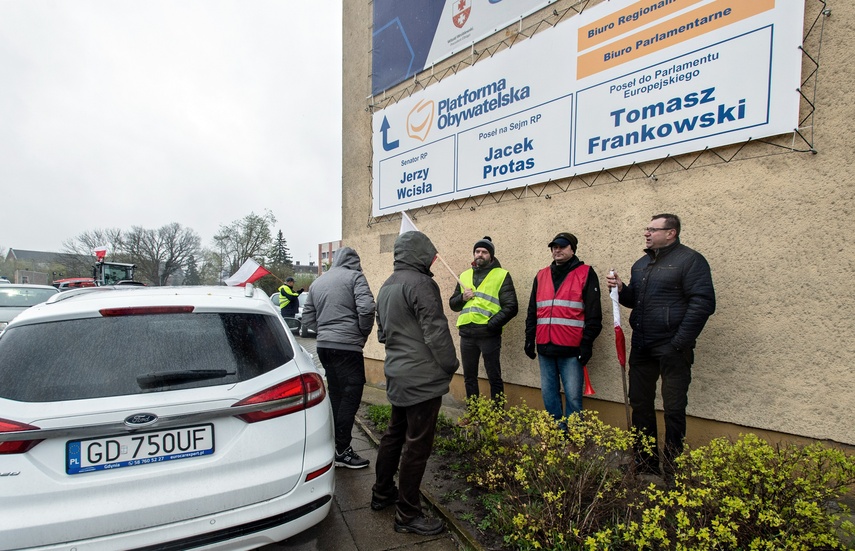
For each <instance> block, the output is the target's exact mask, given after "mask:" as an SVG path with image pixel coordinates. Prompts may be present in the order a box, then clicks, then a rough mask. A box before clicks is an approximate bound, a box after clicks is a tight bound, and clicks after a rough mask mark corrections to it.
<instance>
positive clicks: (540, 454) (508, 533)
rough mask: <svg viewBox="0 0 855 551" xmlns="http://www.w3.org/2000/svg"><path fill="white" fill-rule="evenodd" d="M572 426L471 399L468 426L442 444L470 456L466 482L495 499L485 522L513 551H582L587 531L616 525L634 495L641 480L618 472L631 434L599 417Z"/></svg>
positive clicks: (523, 410) (546, 415) (575, 421)
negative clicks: (558, 550) (559, 550)
mask: <svg viewBox="0 0 855 551" xmlns="http://www.w3.org/2000/svg"><path fill="white" fill-rule="evenodd" d="M500 405H501V404H500ZM567 422H568V426H569V428H568V431H566V432H565V431H563V430H561V429H560V428H559V426H558V424H557V423H556V422H555V420H554V419H553V418H552V417H551V416H550V415H549V413H547V412H545V411H542V410H535V409H531V408H528V407H526V406H525V405H523V406H518V407H511V408H509V409H507V410H505V409H504V408H503V407H496V404H494V403H493V401H492V400H489V399H488V398H483V397H477V398H472V399H470V400H469V401H468V402H467V413H466V416H465V421H464V423H465V425H464V426H462V427H458V428H457V430H456V435H455V437H454V438H452V439H451V441H450V442H447V443H444V444H443V446H448V447H453V448H454V449H455V450H456V451H457V452H459V453H463V454H466V456H467V457H469V458H470V461H469V462H468V463H467V465H466V476H467V479H468V480H469V481H470V482H472V483H474V484H476V485H478V486H481V487H482V488H484V489H485V490H486V491H487V492H488V494H489V495H488V499H487V500H486V501H485V506H486V507H487V510H488V518H487V520H486V524H488V525H489V527H490V528H491V529H493V530H496V531H498V532H500V533H502V534H503V535H504V539H505V542H506V543H507V544H509V545H511V546H513V547H514V548H517V549H579V548H580V546H581V544H582V543H583V542H584V540H585V537H586V535H587V534H590V533H592V532H594V531H596V530H598V529H601V528H603V527H605V526H609V525H612V524H614V523H615V522H616V520H617V519H618V518H619V517H620V515H621V514H622V513H623V512H624V511H625V510H626V508H627V505H628V504H627V499H628V497H629V496H630V495H634V492H631V491H630V489H631V488H633V487H634V486H635V485H636V484H637V481H636V479H634V478H633V477H632V476H631V475H629V474H627V473H625V472H624V471H623V470H621V469H620V468H619V466H620V463H621V462H622V461H623V460H624V459H625V458H626V456H627V452H628V451H629V450H630V449H631V446H632V438H631V434H630V433H628V432H626V431H623V430H621V429H618V428H615V427H611V426H608V425H605V424H604V423H602V422H601V421H600V420H599V419H598V418H597V417H596V415H595V414H594V413H585V414H584V415H582V416H573V417H571V418H570V419H568V420H567ZM496 495H501V499H494V497H495V496H496ZM491 496H492V497H491Z"/></svg>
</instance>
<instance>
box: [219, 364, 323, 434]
mask: <svg viewBox="0 0 855 551" xmlns="http://www.w3.org/2000/svg"><path fill="white" fill-rule="evenodd" d="M326 395H327V390H326V388H325V387H324V381H323V379H321V376H320V375H318V374H317V373H308V374H305V375H300V376H299V377H294V378H293V379H288V380H287V381H285V382H283V383H279V384H278V385H276V386H272V387H270V388H268V389H266V390H262V391H261V392H258V393H256V394H253V395H252V396H250V397H249V398H245V399H243V400H241V401H240V402H238V403H236V404H235V405H234V406H232V407H238V406H248V405H254V404H265V403H268V402H270V403H271V405H270V408H269V409H261V410H259V411H252V412H250V413H242V414H240V415H238V417H239V418H241V419H243V420H244V421H246V422H247V423H255V422H257V421H264V420H266V419H273V418H274V417H280V416H282V415H288V414H289V413H294V412H295V411H302V410H304V409H307V408H310V407H312V406H314V405H316V404H319V403H321V402H322V401H323V400H324V397H325V396H326Z"/></svg>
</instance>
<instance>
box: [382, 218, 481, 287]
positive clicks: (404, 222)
mask: <svg viewBox="0 0 855 551" xmlns="http://www.w3.org/2000/svg"><path fill="white" fill-rule="evenodd" d="M408 231H419V229H418V228H417V227H416V225H415V224H414V223H413V221H412V220H411V219H410V217H409V216H407V213H406V212H404V211H401V231H399V232H398V235H401V234H402V233H406V232H408ZM436 257H437V258H438V259H439V261H440V262H442V265H443V266H445V267H446V269H447V270H448V272H449V273H450V274H451V275H452V277H454V279H455V280H457V283H459V284H460V287H462V288H464V289H465V288H466V286H465V285H463V282H462V281H460V278H459V277H457V274H456V273H454V270H452V269H451V266H449V265H448V263H447V262H446V261H445V259H444V258H442V257H441V256H440V255H439V253H436ZM473 291H474V289H473Z"/></svg>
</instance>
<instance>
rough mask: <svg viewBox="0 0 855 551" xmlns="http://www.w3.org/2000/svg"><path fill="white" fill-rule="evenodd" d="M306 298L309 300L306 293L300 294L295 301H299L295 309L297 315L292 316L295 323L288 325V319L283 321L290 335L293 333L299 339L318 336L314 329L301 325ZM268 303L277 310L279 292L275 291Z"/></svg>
mask: <svg viewBox="0 0 855 551" xmlns="http://www.w3.org/2000/svg"><path fill="white" fill-rule="evenodd" d="M308 298H309V293H308V292H306V293H302V294H300V296H299V297H297V300H298V301H299V303H300V305H299V307H298V309H297V313H296V314H295V315H294V319H295V320H296V323H295V322H290V323H289V321H290V319H286V320H285V324H286V325H288V328H289V329H290V330H291V333H293V334H294V335H299V336H300V337H305V338H310V337H317V336H318V334H317V333H316V332H315V330H314V329H312V328H310V327H309V326H308V325H306V324H305V323H303V306H305V305H306V300H307V299H308ZM270 302H271V303H272V304H273V305H274V306H276V308H277V309H278V308H279V291H276V292H275V293H271V294H270Z"/></svg>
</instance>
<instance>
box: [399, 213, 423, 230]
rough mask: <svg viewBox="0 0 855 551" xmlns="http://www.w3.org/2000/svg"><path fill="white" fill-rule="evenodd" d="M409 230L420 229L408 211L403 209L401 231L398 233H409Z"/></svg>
mask: <svg viewBox="0 0 855 551" xmlns="http://www.w3.org/2000/svg"><path fill="white" fill-rule="evenodd" d="M408 231H419V229H418V228H417V227H416V225H415V224H413V221H412V220H410V217H409V216H407V213H406V212H404V211H401V231H399V232H398V235H401V234H402V233H407V232H408Z"/></svg>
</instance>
